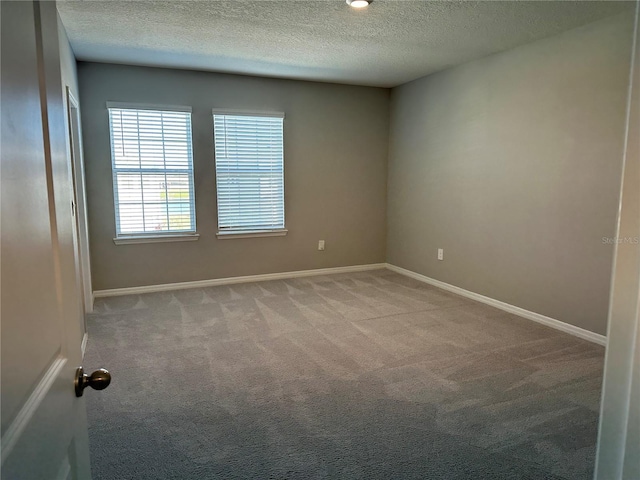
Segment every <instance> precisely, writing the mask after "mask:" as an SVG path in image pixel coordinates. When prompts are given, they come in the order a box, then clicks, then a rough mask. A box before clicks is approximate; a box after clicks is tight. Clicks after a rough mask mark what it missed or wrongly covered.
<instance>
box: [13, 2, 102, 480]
mask: <svg viewBox="0 0 640 480" xmlns="http://www.w3.org/2000/svg"><path fill="white" fill-rule="evenodd" d="M56 15H57V13H56V6H55V3H54V2H41V3H38V2H30V1H24V2H23V1H19V2H6V1H2V2H0V16H1V35H2V42H1V44H2V52H1V69H0V75H1V117H2V122H1V123H2V130H1V132H2V133H1V134H2V138H1V146H0V159H1V164H0V165H1V172H0V187H1V210H2V217H1V225H0V227H1V238H0V241H1V245H0V250H1V261H0V264H1V272H0V273H1V290H2V293H1V295H2V312H1V314H2V354H1V355H2V367H1V387H2V392H1V400H2V412H1V419H2V424H1V427H2V428H1V431H2V438H1V450H2V454H1V455H2V467H1V470H2V472H1V473H2V475H1V476H2V478H3V479H5V480H22V479H24V480H39V479H80V480H85V479H89V478H90V469H89V453H88V436H87V426H86V412H85V404H84V401H83V400H84V399H83V398H77V397H76V395H75V391H74V377H75V372H76V368H77V367H78V366H79V365H80V363H81V361H82V357H81V342H82V336H83V335H82V334H83V332H82V322H81V319H80V318H79V315H80V309H79V308H78V305H79V298H78V294H79V289H78V285H77V283H76V272H75V264H74V251H73V248H74V242H73V240H74V239H73V234H74V232H73V221H74V220H73V217H72V214H71V202H72V199H73V187H72V182H71V176H70V169H69V164H68V157H67V152H66V138H65V122H66V118H65V115H64V103H63V101H64V100H63V95H62V88H61V81H60V60H59V52H58V39H57V17H56ZM92 393H93V394H97V392H92Z"/></svg>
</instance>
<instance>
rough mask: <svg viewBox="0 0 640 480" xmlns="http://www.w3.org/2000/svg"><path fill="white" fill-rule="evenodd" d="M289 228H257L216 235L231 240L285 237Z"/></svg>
mask: <svg viewBox="0 0 640 480" xmlns="http://www.w3.org/2000/svg"><path fill="white" fill-rule="evenodd" d="M288 232H289V230H287V229H284V228H283V229H281V230H256V231H253V232H242V231H241V232H238V231H236V232H218V233H216V237H218V240H231V239H235V238H255V237H284V236H285V235H286V234H287V233H288Z"/></svg>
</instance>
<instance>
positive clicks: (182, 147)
mask: <svg viewBox="0 0 640 480" xmlns="http://www.w3.org/2000/svg"><path fill="white" fill-rule="evenodd" d="M108 107H109V124H110V130H111V162H112V169H113V191H114V198H115V213H116V236H120V237H121V236H134V235H145V236H147V235H166V234H172V233H192V232H195V229H196V221H195V202H194V189H193V153H192V145H191V112H190V110H189V109H187V108H182V109H181V110H179V111H177V110H164V109H155V108H154V107H148V108H125V107H113V106H110V105H108Z"/></svg>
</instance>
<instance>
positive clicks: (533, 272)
mask: <svg viewBox="0 0 640 480" xmlns="http://www.w3.org/2000/svg"><path fill="white" fill-rule="evenodd" d="M632 17H633V16H632V15H631V14H626V15H620V16H617V17H612V18H609V19H605V20H602V21H600V22H597V23H593V24H590V25H586V26H584V27H581V28H578V29H575V30H572V31H569V32H565V33H563V34H561V35H558V36H555V37H550V38H547V39H544V40H541V41H537V42H535V43H531V44H528V45H525V46H522V47H519V48H516V49H513V50H510V51H507V52H503V53H500V54H496V55H492V56H490V57H487V58H484V59H481V60H478V61H474V62H471V63H468V64H465V65H462V66H459V67H456V68H453V69H450V70H447V71H444V72H441V73H438V74H435V75H431V76H429V77H426V78H423V79H419V80H417V81H414V82H411V83H409V84H406V85H404V86H401V87H399V88H395V89H393V91H392V96H391V99H392V100H391V134H390V156H389V178H388V184H389V189H388V235H387V242H388V253H387V260H388V261H389V262H390V263H391V264H394V265H397V266H400V267H404V268H407V269H409V270H413V271H415V272H418V273H421V274H423V275H426V276H429V277H432V278H435V279H437V280H440V281H443V282H447V283H449V284H453V285H456V286H459V287H462V288H464V289H467V290H470V291H473V292H476V293H480V294H482V295H486V296H488V297H491V298H494V299H497V300H501V301H504V302H507V303H509V304H512V305H516V306H518V307H521V308H524V309H527V310H530V311H534V312H537V313H541V314H543V315H547V316H550V317H552V318H556V319H558V320H561V321H563V322H567V323H570V324H573V325H576V326H579V327H582V328H585V329H587V330H591V331H593V332H596V333H600V334H604V333H606V323H607V305H608V299H609V283H610V279H611V267H612V258H613V246H612V245H607V244H603V237H613V236H614V235H615V231H616V229H615V227H616V212H617V208H618V197H619V193H620V177H621V165H622V152H623V140H624V123H625V103H626V92H627V85H628V77H629V65H630V52H631V36H632V26H633V25H632ZM438 248H443V249H444V261H438V260H437V258H436V252H437V249H438Z"/></svg>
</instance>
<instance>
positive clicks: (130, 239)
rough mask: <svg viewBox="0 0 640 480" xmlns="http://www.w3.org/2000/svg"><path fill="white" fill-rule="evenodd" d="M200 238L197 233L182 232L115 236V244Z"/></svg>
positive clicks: (185, 240)
mask: <svg viewBox="0 0 640 480" xmlns="http://www.w3.org/2000/svg"><path fill="white" fill-rule="evenodd" d="M198 238H200V235H199V234H197V233H182V234H179V235H178V234H175V235H140V236H131V237H116V238H114V239H113V243H115V244H116V245H130V244H133V243H165V242H194V241H196V240H198Z"/></svg>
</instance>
